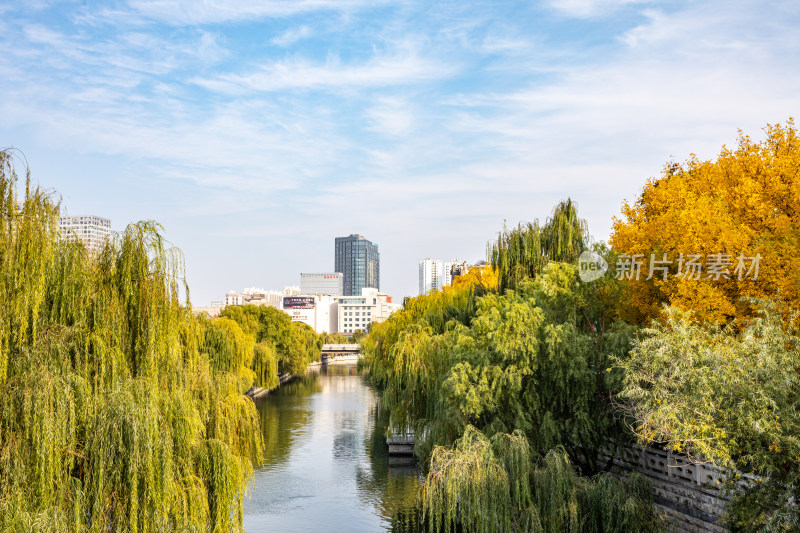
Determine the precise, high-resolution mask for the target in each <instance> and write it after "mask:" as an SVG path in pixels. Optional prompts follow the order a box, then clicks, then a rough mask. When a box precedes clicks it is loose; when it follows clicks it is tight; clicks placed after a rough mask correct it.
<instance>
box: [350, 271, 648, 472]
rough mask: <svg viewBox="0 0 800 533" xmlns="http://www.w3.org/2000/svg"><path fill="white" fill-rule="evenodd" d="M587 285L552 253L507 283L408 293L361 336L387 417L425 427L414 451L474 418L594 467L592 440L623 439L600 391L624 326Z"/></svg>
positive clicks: (425, 449) (612, 375)
mask: <svg viewBox="0 0 800 533" xmlns="http://www.w3.org/2000/svg"><path fill="white" fill-rule="evenodd" d="M597 295H598V289H596V288H593V287H592V286H589V285H588V284H584V283H581V282H580V281H579V280H578V277H577V268H576V267H575V266H574V265H568V264H564V263H557V262H551V263H549V264H548V265H547V266H545V267H544V269H543V271H542V273H541V274H540V276H539V277H537V278H536V279H535V280H528V281H525V282H520V284H519V290H518V291H517V292H515V291H510V290H509V291H507V292H506V293H505V294H503V295H498V294H495V293H488V294H484V295H482V296H479V295H478V294H477V293H475V292H472V291H470V288H469V287H463V288H448V289H446V290H444V291H440V292H437V293H431V294H428V295H424V296H420V297H419V298H415V299H412V300H410V301H409V305H408V306H407V308H406V309H405V310H403V311H401V312H399V313H395V314H394V315H392V317H390V318H389V320H387V321H386V322H384V323H382V324H377V325H376V326H375V329H374V330H373V331H372V333H371V334H370V335H369V337H368V338H367V339H365V341H364V344H363V345H364V349H365V358H366V364H367V366H368V368H369V369H370V376H371V377H372V379H373V381H374V382H375V383H376V384H378V385H379V386H380V387H381V388H383V389H384V402H385V404H386V405H387V407H388V408H389V409H390V412H391V415H392V423H393V424H394V425H398V426H401V427H413V429H414V430H415V431H416V433H417V435H422V436H423V438H420V439H418V452H419V453H420V455H421V456H422V457H423V458H424V457H426V456H427V454H428V453H429V452H430V450H431V449H432V448H433V446H435V445H437V444H438V445H442V444H444V445H448V444H451V443H452V442H453V441H454V440H455V439H456V438H458V436H459V435H460V434H461V433H462V431H463V429H464V428H465V427H466V426H467V425H474V426H476V427H477V428H478V429H480V430H481V431H484V432H486V433H487V435H489V436H492V435H494V434H495V433H503V432H508V431H510V430H513V429H519V430H521V431H523V432H524V433H525V434H526V435H527V436H528V438H529V439H530V442H531V445H532V446H533V447H534V448H535V450H536V451H537V452H544V451H547V450H549V449H551V448H553V447H555V446H557V445H562V446H564V447H565V448H566V449H567V451H568V452H569V455H570V459H571V460H572V461H573V462H575V463H576V464H577V465H579V466H580V468H581V470H582V471H583V472H584V473H587V474H592V473H595V472H597V471H600V470H602V469H603V468H605V464H601V463H598V461H597V457H598V455H599V449H600V447H601V446H603V445H604V444H605V443H606V442H607V440H608V439H617V438H625V432H624V431H623V429H624V427H623V426H622V425H621V424H620V422H619V421H618V420H617V418H616V417H615V416H614V411H613V407H612V404H611V401H610V398H611V396H612V395H613V394H614V393H615V392H616V391H617V390H619V387H620V382H621V377H620V371H619V370H618V369H616V370H615V369H612V370H609V368H610V367H611V366H612V361H613V357H621V356H624V354H625V353H626V352H627V349H628V348H629V346H630V340H631V338H632V335H633V330H632V328H630V327H627V326H626V325H625V324H623V323H616V322H610V323H609V324H607V325H606V324H605V321H606V320H607V319H608V317H607V316H605V315H604V313H605V307H604V303H603V301H602V300H599V299H598V297H597Z"/></svg>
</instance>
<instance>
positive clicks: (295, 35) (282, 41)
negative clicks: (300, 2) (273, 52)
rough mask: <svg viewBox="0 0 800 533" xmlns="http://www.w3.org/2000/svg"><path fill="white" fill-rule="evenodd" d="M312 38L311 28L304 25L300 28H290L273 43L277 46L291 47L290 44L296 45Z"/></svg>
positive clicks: (273, 40)
mask: <svg viewBox="0 0 800 533" xmlns="http://www.w3.org/2000/svg"><path fill="white" fill-rule="evenodd" d="M310 36H311V28H309V27H308V26H306V25H303V26H300V27H299V28H289V29H288V30H286V31H284V32H283V33H281V34H280V35H278V36H277V37H275V38H273V39H272V41H271V42H272V44H275V45H277V46H289V45H290V44H294V43H296V42H297V41H300V40H302V39H306V38H308V37H310Z"/></svg>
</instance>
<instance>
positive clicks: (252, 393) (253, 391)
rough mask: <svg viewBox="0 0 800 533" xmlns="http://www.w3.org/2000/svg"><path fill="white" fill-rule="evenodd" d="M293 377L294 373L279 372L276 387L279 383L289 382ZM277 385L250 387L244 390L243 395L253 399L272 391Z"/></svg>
mask: <svg viewBox="0 0 800 533" xmlns="http://www.w3.org/2000/svg"><path fill="white" fill-rule="evenodd" d="M293 379H294V374H289V373H288V372H287V373H283V374H281V375H280V376H278V381H279V383H278V387H280V386H281V385H285V384H286V383H288V382H290V381H291V380H293ZM278 387H274V388H272V389H265V388H262V387H250V389H249V390H248V391H247V392H245V395H246V396H249V397H250V398H253V399H255V398H260V397H262V396H265V395H267V394H269V393H270V392H272V391H274V390H275V389H277V388H278Z"/></svg>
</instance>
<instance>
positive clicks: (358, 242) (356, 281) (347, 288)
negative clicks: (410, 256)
mask: <svg viewBox="0 0 800 533" xmlns="http://www.w3.org/2000/svg"><path fill="white" fill-rule="evenodd" d="M335 252H336V257H335V265H334V268H333V269H334V270H335V271H336V272H341V273H342V274H343V275H344V283H343V285H344V292H343V296H360V295H361V289H363V288H365V287H371V288H373V289H380V288H381V278H380V254H378V245H377V244H375V243H372V242H370V241H368V240H367V239H365V238H364V236H363V235H356V234H352V235H350V236H348V237H336V250H335Z"/></svg>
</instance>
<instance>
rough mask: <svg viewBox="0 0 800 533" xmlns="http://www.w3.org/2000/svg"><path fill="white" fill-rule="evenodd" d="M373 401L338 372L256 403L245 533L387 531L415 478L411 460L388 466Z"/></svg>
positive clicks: (367, 388) (382, 423)
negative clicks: (257, 436)
mask: <svg viewBox="0 0 800 533" xmlns="http://www.w3.org/2000/svg"><path fill="white" fill-rule="evenodd" d="M378 400H379V398H378V394H377V392H376V391H375V389H373V388H372V387H371V385H370V384H369V382H368V381H367V379H366V377H364V376H362V375H359V374H358V373H357V372H356V369H355V367H346V366H331V367H327V368H326V367H323V368H322V369H319V370H316V371H314V370H312V371H310V372H309V373H308V374H307V375H306V376H303V377H301V378H297V379H295V380H294V381H292V382H290V383H288V384H286V385H284V386H282V387H280V388H279V389H278V390H277V391H275V392H273V393H271V394H269V395H267V396H265V397H263V398H260V399H258V400H256V407H257V408H258V412H259V415H260V417H261V427H262V431H263V433H264V443H265V447H264V449H265V452H264V462H263V464H262V465H261V467H260V468H258V469H257V470H256V472H255V476H254V483H253V486H252V487H251V490H250V496H249V498H247V497H246V498H245V502H244V526H245V529H246V530H247V531H248V532H249V533H256V532H260V531H292V532H319V531H352V532H359V531H364V532H375V531H388V530H389V529H390V520H391V517H392V515H393V514H394V513H395V512H396V511H397V510H398V509H400V508H402V507H405V506H408V505H410V504H411V503H413V501H414V498H415V497H416V493H417V491H418V489H419V485H420V482H421V479H420V473H419V470H418V468H417V467H416V465H415V463H414V462H413V460H411V461H409V460H402V459H401V460H398V459H396V458H394V457H393V458H391V460H390V458H389V456H388V453H387V448H386V441H385V434H386V424H387V420H386V417H385V416H383V415H382V413H381V412H380V410H379V409H378Z"/></svg>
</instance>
